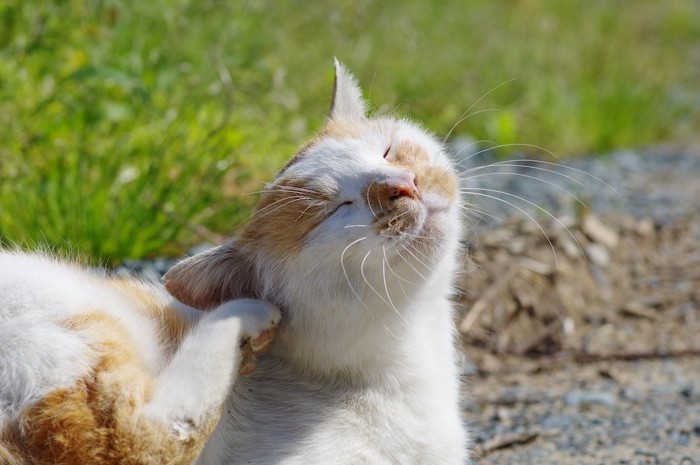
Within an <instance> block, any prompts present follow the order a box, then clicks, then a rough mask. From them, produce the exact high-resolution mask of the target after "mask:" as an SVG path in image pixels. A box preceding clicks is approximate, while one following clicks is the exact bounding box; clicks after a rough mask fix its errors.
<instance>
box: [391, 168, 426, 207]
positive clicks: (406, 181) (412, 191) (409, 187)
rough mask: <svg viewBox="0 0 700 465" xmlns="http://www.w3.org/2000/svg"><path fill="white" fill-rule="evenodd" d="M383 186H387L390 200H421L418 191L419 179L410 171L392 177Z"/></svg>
mask: <svg viewBox="0 0 700 465" xmlns="http://www.w3.org/2000/svg"><path fill="white" fill-rule="evenodd" d="M383 184H384V185H385V186H386V191H385V192H386V196H387V197H388V200H397V199H399V198H401V197H409V198H411V199H420V198H421V195H420V191H419V190H418V178H417V177H416V175H415V173H412V172H410V171H403V172H401V174H398V175H395V176H392V177H390V178H389V179H387V180H386V181H384V183H383Z"/></svg>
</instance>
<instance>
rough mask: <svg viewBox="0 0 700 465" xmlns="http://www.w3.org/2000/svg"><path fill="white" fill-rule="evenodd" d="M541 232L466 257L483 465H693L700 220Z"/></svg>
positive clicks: (471, 413) (468, 335) (577, 224)
mask: <svg viewBox="0 0 700 465" xmlns="http://www.w3.org/2000/svg"><path fill="white" fill-rule="evenodd" d="M565 223H568V224H565ZM540 224H541V227H542V229H540V227H539V226H537V225H536V224H535V223H534V222H532V221H524V220H523V221H511V222H509V223H507V224H506V225H503V226H500V227H499V228H498V229H497V230H492V231H487V232H483V233H480V234H479V235H478V237H476V238H475V240H474V242H473V243H472V244H469V249H470V254H469V255H470V260H469V261H468V264H467V269H468V272H467V273H465V274H464V276H463V277H462V281H461V289H462V295H461V296H460V303H461V304H462V305H463V311H464V314H463V318H462V320H461V329H462V334H463V342H464V347H465V351H466V353H467V354H468V356H469V358H470V360H471V362H472V363H473V364H474V367H473V368H474V369H473V374H472V375H471V376H470V377H469V379H468V381H467V385H468V392H470V394H468V395H466V396H465V398H466V399H468V400H466V401H465V410H466V417H467V418H468V420H469V421H470V422H472V424H473V429H474V430H475V434H476V452H477V456H478V457H481V460H477V463H488V464H491V463H493V464H496V463H498V464H505V463H513V464H516V463H518V464H522V463H538V464H549V463H552V464H554V463H582V464H583V463H621V464H622V463H629V464H633V463H634V464H636V463H681V462H682V461H683V460H685V462H682V463H686V464H691V463H700V403H699V402H698V400H700V337H699V336H698V334H700V248H698V246H697V244H698V243H700V219H698V218H697V217H696V216H695V215H688V216H686V217H683V218H677V219H675V220H674V221H673V222H659V221H655V220H652V219H649V218H645V219H634V218H632V217H630V216H626V215H621V214H617V215H611V216H606V217H604V218H599V217H596V216H593V215H591V214H587V215H584V216H582V217H581V218H579V219H578V220H576V221H568V222H564V221H562V222H557V221H553V222H551V223H549V224H545V223H540Z"/></svg>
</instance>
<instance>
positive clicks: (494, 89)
mask: <svg viewBox="0 0 700 465" xmlns="http://www.w3.org/2000/svg"><path fill="white" fill-rule="evenodd" d="M515 79H516V78H513V79H509V80H507V81H505V82H502V83H500V84H499V85H497V86H496V87H494V88H493V89H491V90H490V91H488V92H486V93H485V94H484V95H482V96H481V97H479V98H478V99H477V100H476V101H475V102H474V103H472V104H471V105H470V106H469V108H467V109H466V111H465V112H464V113H462V116H460V117H459V119H458V120H457V122H456V123H455V124H454V125H453V126H452V127H451V128H450V130H449V131H448V132H447V134H445V137H444V138H443V139H442V142H443V143H445V142H446V141H447V139H449V138H450V136H451V135H452V132H453V131H454V130H455V129H456V128H457V126H459V124H460V123H461V122H462V121H464V119H463V118H464V117H465V115H467V114H469V112H470V111H471V110H472V108H474V107H475V106H477V105H478V104H479V102H481V101H482V100H484V99H485V98H486V97H488V96H489V95H491V94H492V93H494V92H495V91H496V90H498V89H500V88H501V87H503V86H505V85H507V84H510V83H511V82H513V81H515Z"/></svg>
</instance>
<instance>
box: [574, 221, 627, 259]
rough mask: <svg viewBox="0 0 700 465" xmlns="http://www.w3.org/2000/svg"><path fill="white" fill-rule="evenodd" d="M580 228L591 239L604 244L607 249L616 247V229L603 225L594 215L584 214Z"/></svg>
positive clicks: (617, 240)
mask: <svg viewBox="0 0 700 465" xmlns="http://www.w3.org/2000/svg"><path fill="white" fill-rule="evenodd" d="M581 229H582V230H583V232H584V233H585V234H586V236H588V237H589V238H591V240H593V241H595V242H597V243H598V244H601V245H604V246H605V247H607V248H608V249H609V250H612V249H614V248H615V247H617V244H618V242H620V236H619V234H618V233H617V231H615V230H614V229H612V228H609V227H608V226H606V225H604V224H603V223H602V222H601V221H600V220H599V219H598V217H597V216H595V215H586V216H585V217H584V218H583V222H582V224H581Z"/></svg>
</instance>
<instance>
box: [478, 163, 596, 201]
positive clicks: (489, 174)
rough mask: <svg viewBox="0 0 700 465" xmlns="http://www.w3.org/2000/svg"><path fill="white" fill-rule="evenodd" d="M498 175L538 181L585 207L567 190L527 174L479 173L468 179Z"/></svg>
mask: <svg viewBox="0 0 700 465" xmlns="http://www.w3.org/2000/svg"><path fill="white" fill-rule="evenodd" d="M499 175H500V176H520V177H523V178H529V179H534V180H535V181H539V182H542V183H544V184H548V185H550V186H552V187H554V188H555V189H557V190H559V191H561V192H564V193H565V194H567V195H568V196H569V197H571V198H572V199H574V200H575V201H576V202H578V203H579V204H580V205H582V206H586V204H585V203H584V202H583V201H582V200H581V199H580V198H578V197H577V196H576V195H574V194H573V193H572V192H570V191H569V190H567V189H565V188H563V187H561V186H559V185H557V184H555V183H553V182H551V181H547V180H546V179H541V178H538V177H537V176H532V175H529V174H523V173H515V172H509V171H507V172H497V173H481V174H477V175H476V176H470V177H469V179H477V178H485V177H487V176H499Z"/></svg>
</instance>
